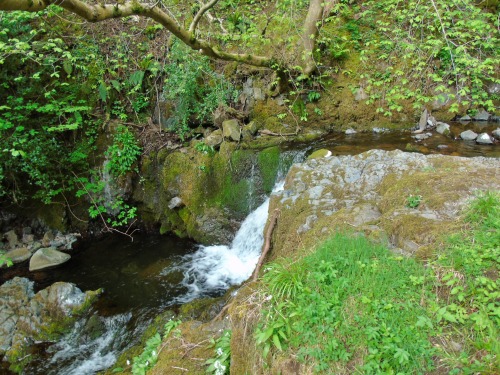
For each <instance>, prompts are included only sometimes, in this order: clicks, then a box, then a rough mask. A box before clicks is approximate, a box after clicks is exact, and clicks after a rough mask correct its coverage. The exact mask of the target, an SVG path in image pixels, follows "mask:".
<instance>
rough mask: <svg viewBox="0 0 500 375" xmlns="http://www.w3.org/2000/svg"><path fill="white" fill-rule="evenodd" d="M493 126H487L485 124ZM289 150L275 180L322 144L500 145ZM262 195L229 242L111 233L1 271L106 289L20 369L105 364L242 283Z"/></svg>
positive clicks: (354, 140) (346, 138)
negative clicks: (35, 264)
mask: <svg viewBox="0 0 500 375" xmlns="http://www.w3.org/2000/svg"><path fill="white" fill-rule="evenodd" d="M483 125H484V124H480V126H483ZM497 125H498V124H489V125H488V126H489V128H488V129H490V128H493V129H494V128H496V126H497ZM286 148H287V149H288V151H284V152H283V157H282V158H283V160H286V162H284V163H283V165H284V166H283V168H281V172H280V174H279V176H278V178H277V180H280V179H283V177H284V176H285V175H286V171H287V169H288V167H289V166H290V165H291V164H292V163H293V162H299V161H302V160H303V159H304V157H305V155H306V153H309V152H311V151H312V150H314V149H319V148H327V149H329V150H331V151H332V153H333V154H334V155H345V154H358V153H361V152H363V151H367V150H369V149H373V148H381V149H385V150H393V149H401V150H410V149H411V150H412V151H416V152H422V153H443V154H449V155H462V156H489V157H500V147H499V146H498V145H494V146H481V145H477V144H475V143H474V142H464V141H456V140H453V139H452V138H450V137H445V136H441V135H439V134H435V135H434V136H433V137H431V138H429V139H428V140H424V141H420V142H416V141H415V140H413V139H412V138H411V134H410V133H409V132H383V133H358V134H353V135H345V134H334V135H330V136H328V137H325V138H322V139H320V140H318V141H316V142H314V143H313V144H311V143H309V144H294V145H288V146H286ZM297 150H301V151H300V152H298V151H297ZM276 188H277V189H279V188H282V185H281V186H279V185H278V186H277V187H276ZM259 200H260V202H259ZM259 200H258V201H257V203H256V204H259V203H261V205H260V206H259V207H257V208H256V209H255V210H254V211H253V212H252V213H250V215H249V216H248V217H247V218H246V219H245V221H244V222H243V223H242V225H241V227H240V229H239V231H238V232H237V233H236V235H235V238H234V240H233V243H232V244H231V245H230V246H222V245H214V246H200V245H197V244H195V243H193V242H191V241H189V240H183V239H179V238H175V237H169V236H151V235H147V236H146V235H138V236H134V241H133V242H130V240H129V239H128V238H126V237H125V236H113V237H108V238H104V239H101V240H96V241H94V242H92V243H90V244H87V245H82V246H81V247H80V248H79V249H78V250H77V251H75V252H74V253H72V254H71V255H72V258H71V260H70V261H69V262H67V263H66V264H65V265H64V266H63V267H59V268H56V269H53V270H50V271H39V272H34V273H30V272H28V271H27V269H26V268H27V267H18V266H16V267H12V268H10V269H7V270H2V271H0V283H3V282H4V281H6V280H9V279H11V278H12V277H14V276H21V277H28V278H30V279H31V280H34V281H35V285H36V291H38V290H40V289H43V288H45V287H47V286H49V285H51V284H52V283H54V282H56V281H66V282H71V283H75V284H76V285H77V286H78V287H79V288H80V289H81V290H83V291H85V290H95V289H98V288H103V289H104V294H103V295H102V296H101V298H100V299H99V301H98V302H97V304H96V305H95V307H94V313H93V314H92V315H91V316H90V317H87V318H85V319H82V320H80V321H79V322H78V323H77V324H76V325H75V327H74V328H73V330H72V331H71V332H70V333H68V334H67V335H66V336H65V337H64V338H63V339H62V340H61V341H59V342H57V343H53V344H47V343H43V344H37V345H35V347H34V349H33V350H34V351H35V352H36V353H37V354H39V358H38V359H37V360H35V361H33V362H31V363H30V364H29V366H28V367H27V368H26V369H25V372H24V373H26V374H30V375H31V374H32V375H42V374H44V375H51V374H65V375H66V374H74V375H86V374H93V373H95V372H97V371H100V370H103V369H107V368H109V367H111V366H112V365H113V364H114V362H115V361H116V359H117V357H118V356H119V355H120V353H121V352H123V351H124V350H125V349H127V348H128V347H130V346H131V345H133V344H134V343H135V342H137V339H138V337H140V335H141V334H142V332H143V331H144V329H145V328H146V327H147V326H148V325H149V324H150V322H151V321H152V320H153V319H154V317H156V316H157V315H159V314H160V313H161V312H163V311H165V310H168V309H171V308H174V307H176V306H178V305H180V304H183V303H187V302H189V301H192V300H194V299H196V298H202V297H207V296H219V295H221V294H223V293H224V292H225V291H226V290H227V289H228V288H229V287H230V286H232V285H238V284H241V283H242V282H244V281H245V280H246V279H248V277H250V275H251V274H252V272H253V269H254V267H255V265H256V263H257V261H258V258H259V255H260V250H261V247H262V244H263V241H264V239H263V230H264V226H265V223H266V220H267V212H268V206H269V198H268V197H260V198H259ZM91 326H94V327H95V326H97V327H98V331H100V332H101V334H99V335H97V337H95V335H92V334H90V333H89V332H90V328H89V327H91ZM1 372H2V368H1V367H0V373H1ZM6 373H8V372H6Z"/></svg>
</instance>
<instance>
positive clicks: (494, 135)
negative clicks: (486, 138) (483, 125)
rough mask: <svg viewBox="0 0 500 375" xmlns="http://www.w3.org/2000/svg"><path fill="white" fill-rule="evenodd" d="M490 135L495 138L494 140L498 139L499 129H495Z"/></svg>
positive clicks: (499, 136)
mask: <svg viewBox="0 0 500 375" xmlns="http://www.w3.org/2000/svg"><path fill="white" fill-rule="evenodd" d="M491 134H492V135H493V137H495V138H496V139H500V128H498V129H495V130H493V131H492V132H491Z"/></svg>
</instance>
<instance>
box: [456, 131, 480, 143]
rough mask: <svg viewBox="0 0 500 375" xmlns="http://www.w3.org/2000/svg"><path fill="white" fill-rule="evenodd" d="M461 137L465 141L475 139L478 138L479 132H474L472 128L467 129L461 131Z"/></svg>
mask: <svg viewBox="0 0 500 375" xmlns="http://www.w3.org/2000/svg"><path fill="white" fill-rule="evenodd" d="M460 138H462V139H463V140H464V141H473V140H475V139H476V138H477V133H474V132H473V131H472V130H466V131H464V132H462V133H460Z"/></svg>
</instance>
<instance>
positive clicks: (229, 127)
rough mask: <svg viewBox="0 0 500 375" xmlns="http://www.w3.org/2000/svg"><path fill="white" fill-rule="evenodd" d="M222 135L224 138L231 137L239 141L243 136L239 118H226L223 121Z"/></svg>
mask: <svg viewBox="0 0 500 375" xmlns="http://www.w3.org/2000/svg"><path fill="white" fill-rule="evenodd" d="M222 135H223V136H224V138H229V139H231V140H233V141H235V142H238V141H239V140H240V137H241V129H240V124H239V123H238V120H236V119H232V120H226V121H224V122H223V123H222Z"/></svg>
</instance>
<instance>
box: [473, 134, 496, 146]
mask: <svg viewBox="0 0 500 375" xmlns="http://www.w3.org/2000/svg"><path fill="white" fill-rule="evenodd" d="M476 142H477V143H479V144H481V145H492V144H493V140H492V139H491V137H490V136H489V134H488V133H481V134H479V135H478V137H477V138H476Z"/></svg>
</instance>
